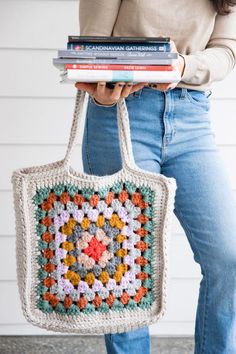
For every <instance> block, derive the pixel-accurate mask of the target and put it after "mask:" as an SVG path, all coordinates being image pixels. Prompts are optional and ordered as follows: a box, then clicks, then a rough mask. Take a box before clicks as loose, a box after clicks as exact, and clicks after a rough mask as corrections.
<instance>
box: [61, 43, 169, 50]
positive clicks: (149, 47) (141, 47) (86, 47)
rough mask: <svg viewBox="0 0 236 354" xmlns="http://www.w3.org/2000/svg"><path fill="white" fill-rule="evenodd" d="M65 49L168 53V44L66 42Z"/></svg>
mask: <svg viewBox="0 0 236 354" xmlns="http://www.w3.org/2000/svg"><path fill="white" fill-rule="evenodd" d="M67 49H73V50H78V51H83V50H87V51H129V52H133V51H138V52H139V51H146V52H170V50H171V47H170V43H161V44H139V43H137V44H135V45H134V44H128V43H123V44H119V43H109V44H108V43H103V44H101V43H100V44H97V43H91V44H88V43H75V42H72V43H70V42H67Z"/></svg>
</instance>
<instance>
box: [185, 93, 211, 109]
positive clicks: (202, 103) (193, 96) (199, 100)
mask: <svg viewBox="0 0 236 354" xmlns="http://www.w3.org/2000/svg"><path fill="white" fill-rule="evenodd" d="M185 92H186V98H187V100H188V101H189V102H190V103H193V104H194V105H195V106H198V107H202V108H203V109H206V110H209V108H210V100H209V96H210V95H207V93H206V91H198V90H191V89H186V91H185Z"/></svg>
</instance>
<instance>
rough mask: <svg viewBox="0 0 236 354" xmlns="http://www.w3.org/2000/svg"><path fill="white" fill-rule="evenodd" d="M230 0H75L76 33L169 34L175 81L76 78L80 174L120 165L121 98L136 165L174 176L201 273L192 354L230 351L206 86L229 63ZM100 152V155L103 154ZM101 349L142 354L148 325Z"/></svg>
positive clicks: (234, 223) (221, 180)
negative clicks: (84, 98) (80, 95)
mask: <svg viewBox="0 0 236 354" xmlns="http://www.w3.org/2000/svg"><path fill="white" fill-rule="evenodd" d="M235 4H236V0H231V1H230V0H198V1H196V0H178V1H171V0H159V1H157V0H149V1H146V0H123V1H121V0H112V1H108V0H96V1H93V0H80V28H81V35H104V36H150V37H151V36H159V35H162V36H169V37H171V39H172V41H173V42H172V48H173V51H178V53H179V54H180V55H179V59H178V62H177V64H176V68H177V70H179V71H180V73H181V81H180V82H179V83H177V84H168V83H167V84H157V85H156V86H155V87H149V86H145V84H144V83H140V84H137V85H132V83H128V84H125V83H117V84H116V85H115V87H114V89H110V88H108V87H107V86H106V83H103V82H102V83H98V84H85V83H76V85H75V86H76V87H77V88H79V89H82V90H85V91H87V92H88V93H89V94H90V98H89V106H88V111H87V116H86V124H85V132H84V136H83V145H82V148H83V164H84V169H85V172H87V173H91V174H95V175H105V174H112V173H115V172H116V171H117V170H119V169H120V168H121V160H120V155H119V144H118V133H117V124H116V103H117V101H118V100H119V99H121V98H125V99H126V104H127V107H128V111H129V120H130V128H131V138H132V145H133V153H134V157H135V160H136V163H137V165H139V166H140V167H141V168H143V169H146V170H150V171H152V172H156V173H162V174H164V175H166V176H169V177H174V178H175V179H176V182H177V187H178V188H177V191H176V199H175V209H174V213H175V215H176V217H177V218H178V220H179V221H180V223H181V225H182V227H183V229H184V231H185V234H186V236H187V238H188V241H189V243H190V246H191V248H192V251H193V255H194V259H195V261H196V262H197V263H199V265H200V267H201V272H202V280H201V283H200V291H199V299H198V306H197V313H196V325H195V352H194V353H195V354H203V353H207V354H211V353H212V354H213V353H214V354H235V353H236V206H235V199H234V198H233V193H232V186H231V185H230V182H229V178H228V176H227V174H226V172H225V166H224V162H223V161H222V159H221V155H220V153H219V150H218V148H217V146H216V142H215V136H214V133H213V131H212V129H211V122H210V118H209V109H210V102H209V98H208V97H209V95H210V93H211V84H212V82H214V81H218V80H222V79H224V78H225V77H226V76H227V75H228V73H230V72H231V71H232V69H233V67H234V66H235V62H236V11H235V7H234V5H235ZM104 156H105V157H104ZM105 344H106V348H107V352H108V353H109V354H111V353H112V354H114V353H117V354H118V353H119V354H121V353H127V354H134V353H136V351H137V352H139V353H143V354H147V353H150V336H149V329H148V327H143V328H141V329H138V330H134V331H130V332H124V333H114V334H106V335H105Z"/></svg>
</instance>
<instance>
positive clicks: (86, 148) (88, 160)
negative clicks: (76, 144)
mask: <svg viewBox="0 0 236 354" xmlns="http://www.w3.org/2000/svg"><path fill="white" fill-rule="evenodd" d="M90 102H91V98H90ZM88 113H89V105H88V108H87V114H86V137H85V151H86V157H87V162H88V167H89V172H90V174H93V170H92V166H91V161H90V157H89V144H88Z"/></svg>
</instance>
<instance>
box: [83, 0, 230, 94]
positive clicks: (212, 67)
mask: <svg viewBox="0 0 236 354" xmlns="http://www.w3.org/2000/svg"><path fill="white" fill-rule="evenodd" d="M232 10H233V12H232V13H231V14H230V15H227V16H220V15H218V14H217V13H216V12H215V10H214V8H213V5H212V3H211V2H210V1H209V0H80V5H79V21H80V35H100V36H150V37H153V36H159V35H162V36H169V37H171V39H172V40H173V41H174V42H175V44H176V47H177V50H178V52H179V53H180V54H182V55H183V56H184V57H185V62H186V66H185V71H184V74H183V77H182V80H181V82H179V83H178V87H186V88H190V89H195V90H207V89H209V88H211V83H212V82H213V81H218V80H222V79H224V78H225V77H226V76H227V74H228V73H229V72H231V71H232V69H233V68H234V66H235V63H236V7H233V8H232Z"/></svg>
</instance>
